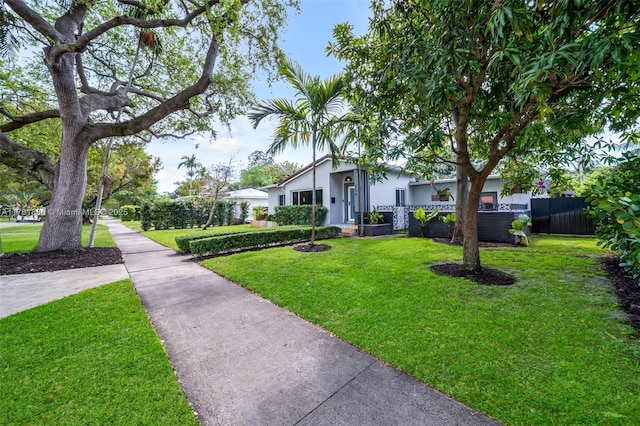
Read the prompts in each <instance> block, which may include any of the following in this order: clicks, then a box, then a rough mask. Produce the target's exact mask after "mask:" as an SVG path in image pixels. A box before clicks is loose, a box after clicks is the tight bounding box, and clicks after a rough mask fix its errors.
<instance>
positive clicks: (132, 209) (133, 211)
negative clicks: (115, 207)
mask: <svg viewBox="0 0 640 426" xmlns="http://www.w3.org/2000/svg"><path fill="white" fill-rule="evenodd" d="M120 212H121V213H122V214H121V215H120V220H121V221H123V222H131V221H133V220H139V219H140V207H139V206H121V207H120Z"/></svg>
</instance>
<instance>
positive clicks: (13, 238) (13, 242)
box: [0, 222, 116, 253]
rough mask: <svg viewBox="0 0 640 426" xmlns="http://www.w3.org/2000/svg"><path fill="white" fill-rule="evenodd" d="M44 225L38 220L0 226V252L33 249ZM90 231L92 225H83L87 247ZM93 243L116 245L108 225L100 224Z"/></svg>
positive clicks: (108, 245)
mask: <svg viewBox="0 0 640 426" xmlns="http://www.w3.org/2000/svg"><path fill="white" fill-rule="evenodd" d="M42 225H43V222H38V223H27V224H21V225H16V226H11V227H8V228H0V253H13V252H20V251H32V250H33V249H35V248H36V245H37V244H38V238H39V237H40V230H41V229H42ZM90 232H91V225H84V226H83V227H82V245H83V246H85V247H86V245H87V243H88V242H89V233H90ZM93 245H94V246H95V247H115V246H116V244H115V242H114V241H113V239H112V238H111V234H110V233H109V229H108V228H107V226H106V225H101V224H98V227H97V228H96V236H95V240H94V244H93Z"/></svg>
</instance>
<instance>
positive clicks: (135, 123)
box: [87, 36, 219, 141]
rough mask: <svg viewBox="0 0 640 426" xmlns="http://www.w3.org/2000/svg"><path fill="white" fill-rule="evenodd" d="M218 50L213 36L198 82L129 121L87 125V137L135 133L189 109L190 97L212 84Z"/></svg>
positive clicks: (94, 137) (96, 137) (96, 138)
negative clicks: (175, 113) (177, 112)
mask: <svg viewBox="0 0 640 426" xmlns="http://www.w3.org/2000/svg"><path fill="white" fill-rule="evenodd" d="M218 51H219V44H218V40H217V38H216V37H215V36H213V37H212V38H211V42H210V44H209V49H208V50H207V55H206V57H205V61H204V64H203V66H202V73H201V75H200V78H199V79H198V81H197V82H196V83H194V84H193V85H191V86H189V87H187V88H186V89H184V90H183V91H182V92H180V93H178V94H176V95H175V96H173V97H172V98H169V99H167V100H166V101H164V102H162V103H161V104H160V105H158V106H157V107H155V108H152V109H150V110H149V111H147V112H146V113H145V114H142V115H140V116H138V117H135V118H133V119H131V120H129V121H125V122H122V123H110V124H105V123H101V124H95V125H89V126H87V132H88V133H87V137H88V138H89V140H91V141H95V140H98V139H102V138H106V137H110V136H131V135H135V134H136V133H138V132H141V131H143V130H148V129H150V128H151V126H153V125H154V124H156V123H157V122H159V121H160V120H162V119H164V118H165V117H167V116H169V115H170V114H172V113H174V112H176V111H179V110H183V109H188V108H189V101H190V99H191V98H193V97H195V96H198V95H201V94H202V93H204V92H205V91H206V90H207V88H208V87H209V85H210V84H211V78H212V75H213V69H214V67H215V63H216V59H217V57H218Z"/></svg>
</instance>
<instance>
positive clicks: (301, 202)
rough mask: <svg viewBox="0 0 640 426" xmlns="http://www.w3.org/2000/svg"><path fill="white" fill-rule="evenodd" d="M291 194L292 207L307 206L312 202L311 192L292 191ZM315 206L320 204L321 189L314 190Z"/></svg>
mask: <svg viewBox="0 0 640 426" xmlns="http://www.w3.org/2000/svg"><path fill="white" fill-rule="evenodd" d="M291 194H292V199H293V205H294V206H305V205H309V204H311V202H312V201H313V200H312V197H311V195H312V192H311V191H293V192H292V193H291ZM316 204H318V205H321V204H322V189H316Z"/></svg>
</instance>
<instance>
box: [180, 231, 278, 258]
mask: <svg viewBox="0 0 640 426" xmlns="http://www.w3.org/2000/svg"><path fill="white" fill-rule="evenodd" d="M265 229H266V228H265ZM249 232H260V231H257V230H250V231H245V232H199V233H197V234H188V235H180V236H178V237H176V244H177V245H178V249H179V250H180V253H183V254H187V253H191V250H190V248H189V244H190V243H191V241H196V240H203V239H205V238H211V237H219V236H225V235H239V234H246V233H249Z"/></svg>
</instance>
